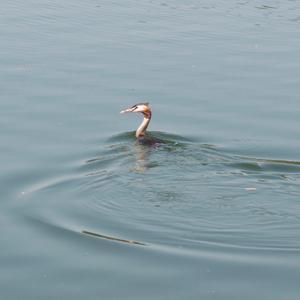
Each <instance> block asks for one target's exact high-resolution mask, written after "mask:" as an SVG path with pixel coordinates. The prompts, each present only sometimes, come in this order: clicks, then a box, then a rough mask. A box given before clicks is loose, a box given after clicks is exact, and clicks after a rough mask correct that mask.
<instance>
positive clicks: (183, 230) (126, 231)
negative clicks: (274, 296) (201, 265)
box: [29, 132, 300, 251]
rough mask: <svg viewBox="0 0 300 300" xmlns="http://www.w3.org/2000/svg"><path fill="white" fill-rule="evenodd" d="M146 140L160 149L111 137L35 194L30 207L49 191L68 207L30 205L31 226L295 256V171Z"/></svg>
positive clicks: (299, 168)
mask: <svg viewBox="0 0 300 300" xmlns="http://www.w3.org/2000/svg"><path fill="white" fill-rule="evenodd" d="M152 134H153V135H155V136H158V137H159V138H160V139H163V140H164V141H165V142H166V143H165V144H163V145H162V146H161V147H148V146H143V145H140V144H138V143H136V142H135V138H134V133H132V132H130V133H124V134H120V135H116V136H114V137H112V138H110V139H109V140H107V142H106V143H104V144H103V145H101V146H100V147H99V148H98V149H96V150H95V153H94V155H92V156H91V157H86V158H85V159H84V160H81V161H80V162H79V163H78V164H77V166H76V167H75V169H73V170H72V171H71V173H72V174H70V176H67V178H68V179H67V180H66V178H65V179H64V180H61V181H60V180H59V179H58V180H56V181H55V180H52V181H49V185H48V186H47V185H45V184H44V185H40V188H36V189H35V190H34V191H33V195H34V197H33V198H34V199H38V198H39V197H40V195H41V194H43V198H45V197H51V190H52V189H55V192H56V194H57V193H59V194H60V195H61V196H60V197H59V198H60V199H66V202H63V203H62V202H61V200H58V199H55V200H51V201H46V202H44V203H43V204H40V205H39V204H38V203H37V202H36V203H35V205H34V206H35V209H34V210H31V212H30V214H29V215H30V217H31V218H34V219H39V220H40V221H41V220H42V221H44V222H46V223H49V224H52V225H55V226H58V227H59V226H61V227H63V228H68V230H72V231H76V232H79V233H85V234H88V235H90V236H91V237H98V238H104V239H110V240H113V241H116V242H124V241H125V242H126V241H127V242H128V241H134V242H133V243H132V245H134V244H136V245H138V244H145V245H150V246H151V245H152V246H153V247H171V248H173V247H175V248H176V247H184V249H190V250H192V249H194V250H195V249H200V248H203V247H209V249H210V251H220V247H221V248H224V247H225V248H226V249H228V247H229V248H230V249H236V248H240V249H248V250H249V251H250V249H252V250H253V251H254V250H255V249H256V250H259V249H260V250H264V251H266V250H267V249H271V250H272V251H300V244H299V240H298V239H296V235H295V233H296V232H299V229H300V228H299V223H300V222H299V221H300V217H299V215H298V214H297V213H296V212H297V209H299V200H298V199H299V196H300V193H299V179H300V162H297V161H284V160H271V159H263V158H255V157H243V156H239V155H236V154H234V153H231V154H230V153H228V152H225V151H223V150H222V147H218V146H216V145H212V144H209V143H201V142H200V141H196V140H193V139H185V138H182V137H180V136H175V135H170V134H165V133H162V132H153V133H152ZM36 186H37V187H38V186H39V185H36ZM270 199H271V200H270ZM58 201H60V203H59V206H58V205H57V204H58ZM283 202H284V203H285V205H283ZM45 203H46V205H45ZM58 207H59V209H58ZM194 250H193V251H194Z"/></svg>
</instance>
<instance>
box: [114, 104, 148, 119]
mask: <svg viewBox="0 0 300 300" xmlns="http://www.w3.org/2000/svg"><path fill="white" fill-rule="evenodd" d="M128 112H140V113H142V114H143V115H144V116H146V117H147V116H150V115H151V108H150V106H149V103H138V104H135V105H133V106H131V107H130V108H126V109H124V110H122V111H120V113H121V114H124V113H128Z"/></svg>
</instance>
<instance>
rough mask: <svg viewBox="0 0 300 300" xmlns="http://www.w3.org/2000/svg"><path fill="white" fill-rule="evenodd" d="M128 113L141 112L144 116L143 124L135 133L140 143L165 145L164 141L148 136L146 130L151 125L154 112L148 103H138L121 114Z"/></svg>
mask: <svg viewBox="0 0 300 300" xmlns="http://www.w3.org/2000/svg"><path fill="white" fill-rule="evenodd" d="M128 112H140V113H142V114H143V116H144V119H143V122H142V123H141V125H140V126H139V128H138V129H137V130H136V132H135V136H136V138H137V140H138V141H139V142H141V143H142V144H148V145H156V144H164V142H163V141H162V140H160V139H157V138H154V137H152V136H148V135H146V129H147V127H148V125H149V123H150V120H151V116H152V111H151V108H150V106H149V103H148V102H146V103H137V104H135V105H133V106H131V107H130V108H127V109H124V110H122V111H121V112H120V113H121V114H124V113H128Z"/></svg>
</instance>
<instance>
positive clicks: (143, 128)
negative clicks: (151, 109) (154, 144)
mask: <svg viewBox="0 0 300 300" xmlns="http://www.w3.org/2000/svg"><path fill="white" fill-rule="evenodd" d="M150 120H151V114H149V115H145V114H144V119H143V122H142V124H141V125H140V126H139V128H138V129H137V130H136V132H135V136H136V137H137V138H138V137H140V136H143V135H145V131H146V129H147V127H148V125H149V123H150Z"/></svg>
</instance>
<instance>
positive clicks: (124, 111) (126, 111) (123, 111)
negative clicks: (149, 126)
mask: <svg viewBox="0 0 300 300" xmlns="http://www.w3.org/2000/svg"><path fill="white" fill-rule="evenodd" d="M132 111H133V109H132V108H127V109H124V110H121V111H120V114H124V113H128V112H132Z"/></svg>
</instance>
